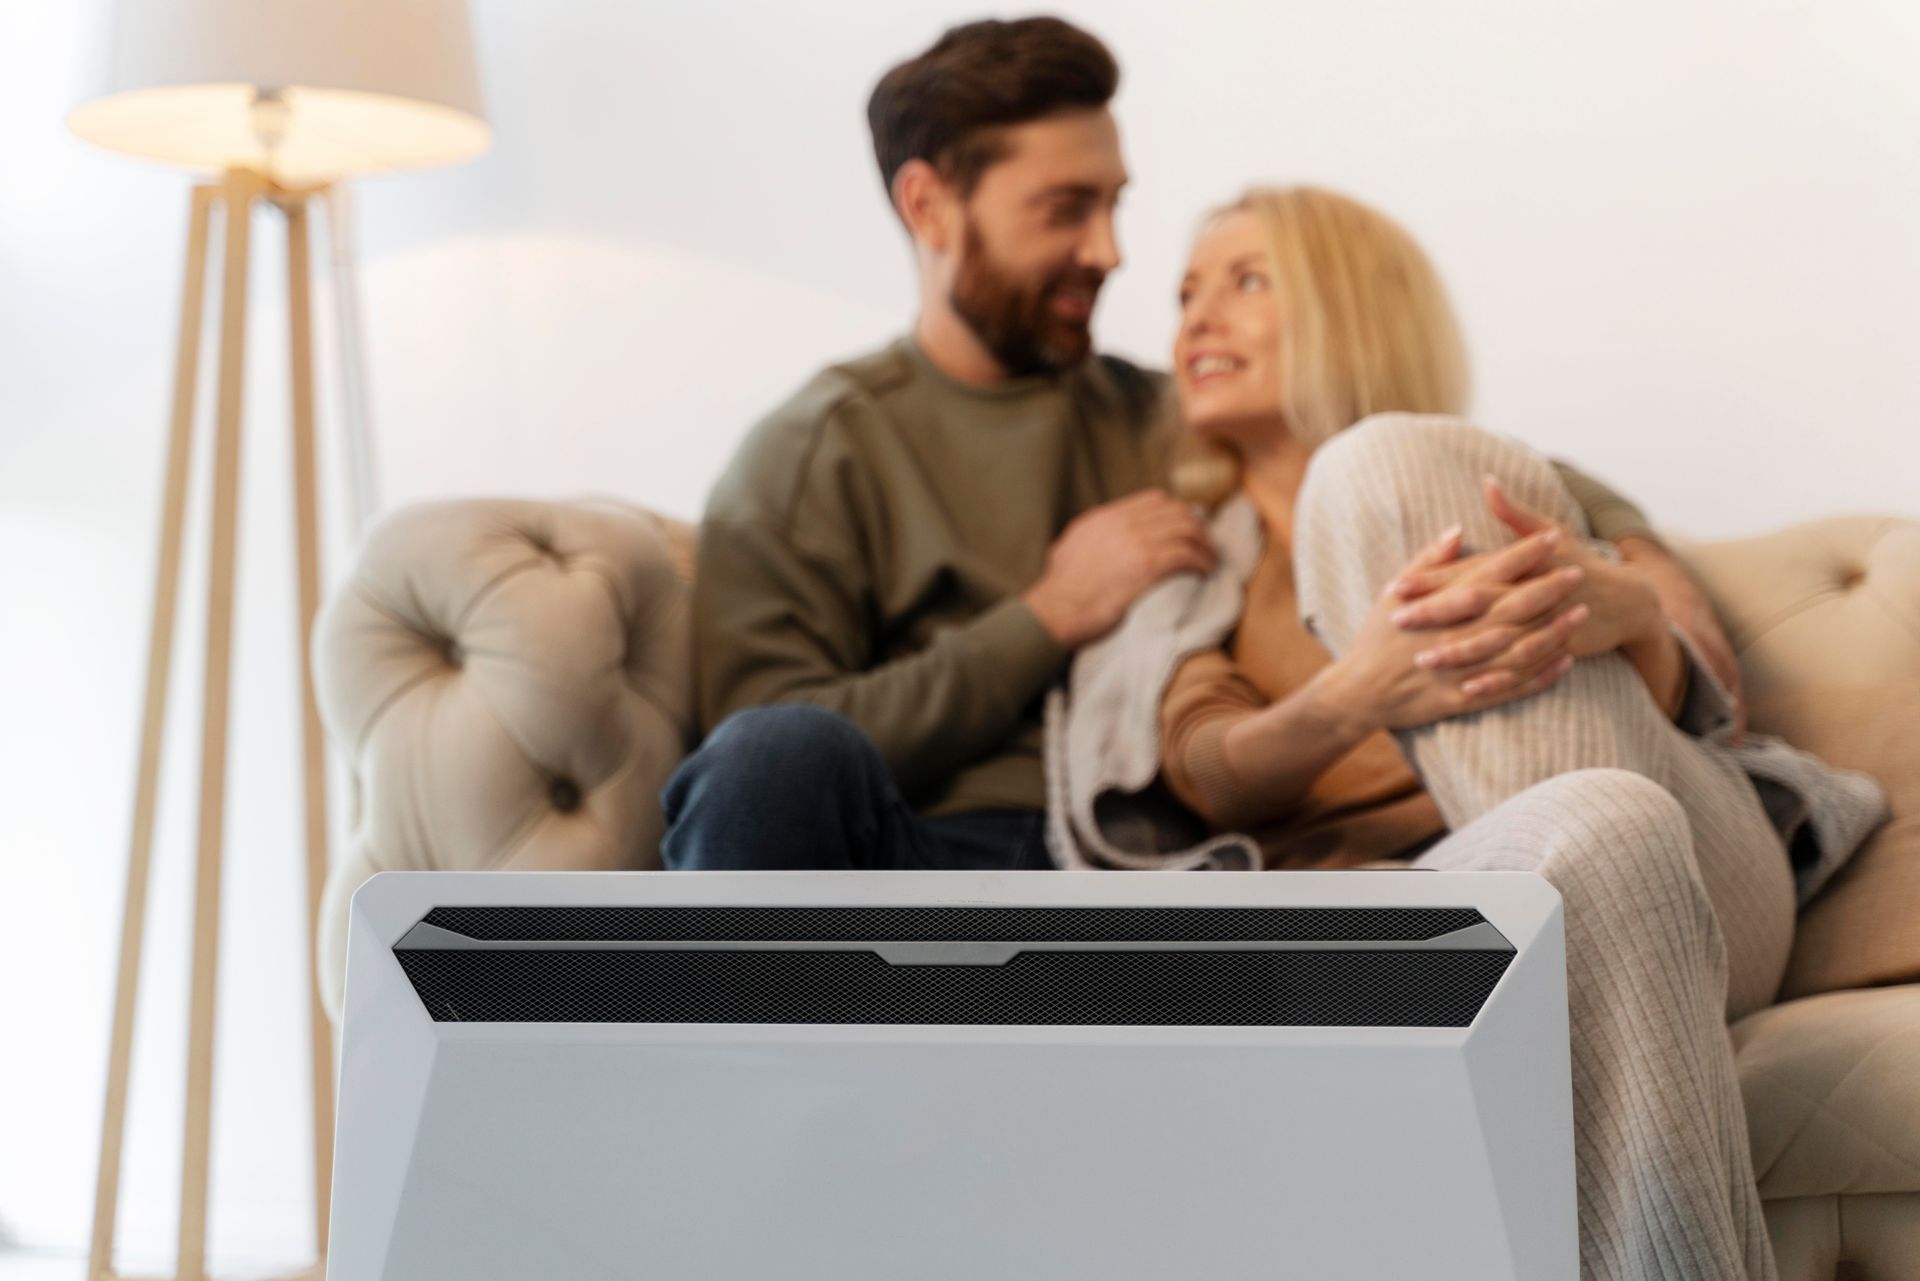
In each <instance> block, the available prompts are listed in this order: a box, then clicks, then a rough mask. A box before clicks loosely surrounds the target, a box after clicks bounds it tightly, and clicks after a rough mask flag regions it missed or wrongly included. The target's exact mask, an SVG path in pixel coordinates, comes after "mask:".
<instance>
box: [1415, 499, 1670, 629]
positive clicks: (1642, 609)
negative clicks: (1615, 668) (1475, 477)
mask: <svg viewBox="0 0 1920 1281" xmlns="http://www.w3.org/2000/svg"><path fill="white" fill-rule="evenodd" d="M1486 495H1487V507H1488V509H1489V510H1490V511H1491V512H1492V513H1493V514H1494V516H1495V517H1497V518H1498V519H1499V520H1500V522H1501V523H1502V524H1504V525H1506V526H1507V528H1509V529H1511V530H1512V531H1513V532H1514V534H1515V535H1517V536H1518V537H1519V538H1520V539H1521V540H1522V542H1521V543H1516V544H1514V545H1513V546H1511V547H1507V548H1504V549H1502V550H1501V551H1499V552H1494V553H1489V554H1486V555H1481V556H1473V557H1468V558H1467V559H1465V560H1462V561H1458V562H1456V563H1454V564H1451V565H1441V566H1435V567H1432V568H1428V569H1426V570H1424V571H1421V572H1418V573H1409V574H1402V575H1401V576H1400V578H1399V579H1397V580H1396V581H1395V583H1394V585H1393V590H1394V592H1395V594H1396V595H1398V596H1399V597H1400V598H1401V599H1402V600H1406V601H1410V602H1412V603H1411V604H1409V605H1408V606H1406V608H1404V609H1402V610H1400V611H1399V612H1398V613H1396V614H1395V615H1394V621H1396V622H1398V623H1399V624H1400V625H1401V626H1402V627H1407V628H1426V627H1436V626H1445V625H1450V624H1459V623H1462V622H1467V621H1470V620H1472V619H1476V618H1478V617H1480V616H1481V615H1482V614H1483V613H1485V612H1486V610H1487V609H1488V608H1490V607H1491V606H1492V604H1493V602H1494V601H1496V600H1498V599H1499V598H1500V597H1501V595H1502V594H1504V593H1505V592H1508V591H1511V590H1514V589H1515V588H1516V586H1517V585H1519V584H1523V583H1525V582H1526V581H1527V578H1529V577H1531V576H1532V575H1533V574H1536V573H1544V572H1553V571H1555V570H1561V571H1564V570H1567V569H1575V570H1578V571H1579V575H1578V579H1579V586H1578V587H1577V588H1576V589H1575V591H1574V593H1573V595H1572V596H1571V597H1570V598H1569V604H1575V605H1585V606H1586V607H1587V609H1588V618H1587V621H1586V622H1585V623H1584V624H1583V625H1582V626H1581V627H1580V629H1579V631H1577V632H1575V633H1574V635H1573V639H1572V642H1571V644H1570V646H1569V649H1570V651H1571V652H1572V654H1573V656H1574V657H1575V658H1591V657H1593V656H1594V655H1595V654H1606V653H1611V652H1612V651H1614V650H1616V649H1621V648H1624V647H1627V646H1631V645H1636V644H1641V645H1644V644H1650V643H1652V642H1653V641H1654V640H1656V639H1657V635H1656V633H1658V632H1660V631H1662V630H1663V629H1664V628H1665V621H1664V620H1663V619H1662V617H1661V614H1660V601H1659V598H1658V596H1657V595H1656V594H1655V592H1654V589H1653V583H1652V581H1651V580H1650V579H1649V578H1648V577H1647V576H1646V575H1645V574H1643V573H1641V572H1640V571H1639V570H1638V569H1636V568H1632V567H1629V566H1626V565H1622V564H1621V563H1620V562H1618V561H1615V560H1610V559H1608V558H1607V557H1605V556H1602V555H1601V554H1600V553H1599V552H1597V551H1595V550H1594V549H1593V547H1592V546H1590V545H1589V544H1588V543H1587V542H1586V541H1585V540H1584V539H1580V538H1577V537H1575V536H1574V535H1573V534H1572V532H1571V531H1569V530H1568V529H1566V528H1565V527H1564V526H1562V525H1560V524H1559V523H1558V522H1557V521H1554V520H1551V519H1549V518H1548V517H1546V516H1543V515H1541V514H1540V513H1539V512H1536V511H1532V510H1530V509H1528V508H1526V507H1523V506H1521V505H1520V504H1518V503H1516V502H1514V501H1513V500H1512V499H1510V498H1508V497H1507V495H1506V492H1505V491H1504V490H1502V489H1501V488H1500V484H1499V482H1498V481H1496V480H1494V479H1493V478H1492V477H1488V478H1487V481H1486ZM1543 535H1544V536H1550V537H1551V538H1552V539H1553V546H1552V548H1551V550H1552V556H1551V559H1550V560H1547V561H1546V562H1545V563H1544V564H1535V565H1529V566H1528V567H1527V568H1526V569H1525V571H1524V572H1523V573H1522V574H1520V575H1518V576H1516V575H1515V574H1514V573H1513V572H1512V571H1511V569H1508V570H1507V571H1505V572H1489V571H1490V570H1492V569H1497V568H1498V567H1500V566H1502V565H1503V563H1507V564H1509V565H1514V564H1517V562H1515V560H1514V558H1515V556H1516V552H1515V548H1516V547H1519V546H1522V545H1524V544H1525V543H1526V542H1528V541H1530V540H1536V539H1538V538H1540V537H1542V536H1543ZM1535 559H1536V560H1537V559H1538V558H1535ZM1455 661H1456V660H1454V659H1453V657H1452V655H1451V654H1444V655H1442V657H1441V665H1442V666H1453V665H1454V664H1455Z"/></svg>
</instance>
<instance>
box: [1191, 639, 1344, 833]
mask: <svg viewBox="0 0 1920 1281" xmlns="http://www.w3.org/2000/svg"><path fill="white" fill-rule="evenodd" d="M1324 672H1325V669H1323V670H1322V673H1321V675H1320V676H1316V677H1315V678H1314V679H1313V680H1311V681H1309V682H1308V683H1307V684H1305V685H1303V686H1301V687H1300V688H1299V689H1296V690H1294V691H1293V692H1292V693H1290V694H1288V695H1287V696H1286V697H1284V698H1282V699H1281V700H1280V701H1278V702H1275V703H1269V702H1268V701H1267V699H1266V697H1265V696H1264V695H1262V694H1261V692H1260V691H1259V690H1258V689H1257V688H1255V687H1254V685H1253V683H1252V682H1251V681H1249V680H1248V679H1247V678H1246V676H1245V675H1244V674H1243V673H1242V672H1241V670H1240V667H1239V664H1237V663H1235V662H1234V660H1233V658H1232V657H1231V656H1230V655H1228V654H1226V653H1225V652H1223V651H1221V650H1210V651H1208V652H1206V653H1201V654H1195V655H1194V656H1192V657H1191V658H1189V659H1187V660H1186V661H1185V662H1183V663H1182V664H1181V665H1180V667H1179V669H1178V670H1177V671H1176V672H1175V673H1174V676H1173V681H1172V683H1171V684H1169V685H1168V687H1167V692H1166V695H1165V697H1164V698H1163V699H1162V700H1161V704H1160V744H1161V761H1162V762H1163V769H1164V771H1165V774H1166V779H1167V784H1168V786H1170V787H1171V788H1172V789H1173V792H1174V795H1176V796H1178V797H1179V798H1180V799H1181V800H1182V801H1184V802H1185V803H1186V804H1187V806H1188V807H1189V808H1190V809H1192V810H1193V812H1194V813H1196V814H1198V815H1199V816H1200V817H1201V818H1203V819H1205V820H1206V821H1207V823H1208V824H1209V825H1210V826H1212V827H1213V828H1214V829H1216V830H1218V831H1234V830H1240V829H1245V828H1249V827H1254V826H1258V825H1259V824H1262V823H1265V822H1268V821H1270V820H1272V819H1276V818H1279V817H1280V816H1281V815H1283V814H1286V813H1287V812H1288V811H1290V810H1292V809H1294V808H1295V807H1296V806H1298V805H1299V804H1300V802H1301V800H1302V799H1303V798H1304V797H1305V796H1306V794H1307V791H1308V789H1310V788H1311V787H1312V786H1313V783H1314V780H1315V779H1317V778H1319V777H1320V775H1322V774H1324V773H1325V772H1326V771H1327V770H1328V769H1329V768H1330V767H1331V766H1332V765H1333V764H1334V762H1336V761H1338V760H1339V759H1340V758H1341V757H1343V756H1345V755H1346V754H1347V753H1348V752H1350V751H1352V750H1353V749H1354V748H1355V747H1357V746H1358V745H1359V744H1360V742H1361V740H1362V739H1364V738H1365V737H1366V735H1365V734H1363V733H1361V732H1360V731H1359V729H1358V726H1357V724H1355V723H1354V717H1353V716H1352V709H1349V708H1342V707H1340V706H1339V705H1338V703H1337V701H1336V699H1335V696H1334V695H1333V693H1332V691H1331V690H1330V688H1329V686H1328V683H1327V681H1326V680H1325V679H1324Z"/></svg>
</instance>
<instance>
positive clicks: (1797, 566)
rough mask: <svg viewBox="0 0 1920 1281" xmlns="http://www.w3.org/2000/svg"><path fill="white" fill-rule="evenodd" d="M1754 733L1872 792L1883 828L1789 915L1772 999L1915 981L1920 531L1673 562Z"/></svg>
mask: <svg viewBox="0 0 1920 1281" xmlns="http://www.w3.org/2000/svg"><path fill="white" fill-rule="evenodd" d="M1681 550H1682V552H1683V555H1684V556H1685V558H1686V559H1687V560H1688V561H1689V562H1690V563H1691V565H1692V567H1693V569H1694V572H1695V574H1696V576H1697V577H1699V578H1700V579H1701V580H1702V582H1703V583H1704V584H1705V585H1706V588H1707V592H1708V594H1709V596H1710V597H1711V598H1712V600H1713V603H1714V606H1715V608H1716V609H1717V610H1718V612H1719V613H1720V616H1721V617H1722V619H1724V620H1725V622H1726V625H1727V630H1728V634H1729V637H1730V639H1731V640H1732V642H1733V645H1734V648H1735V649H1736V650H1737V651H1738V653H1739V655H1740V665H1741V672H1742V674H1743V676H1744V677H1745V680H1746V683H1747V696H1748V703H1749V708H1750V718H1751V721H1752V724H1753V726H1754V728H1755V729H1758V730H1762V731H1765V732H1767V733H1772V734H1778V735H1780V736H1781V737H1782V738H1785V739H1786V740H1788V741H1789V742H1791V743H1793V744H1794V745H1795V746H1797V747H1801V748H1804V749H1806V750H1807V751H1809V752H1812V753H1813V754H1814V755H1816V756H1819V757H1820V758H1822V759H1823V760H1826V761H1827V762H1829V763H1831V764H1834V765H1838V766H1841V767H1843V768H1847V769H1856V770H1863V771H1865V772H1866V773H1869V774H1872V775H1873V776H1874V777H1875V778H1877V779H1879V780H1880V782H1881V784H1882V785H1883V786H1885V787H1886V789H1887V793H1888V796H1889V798H1890V799H1891V800H1892V802H1893V813H1894V819H1893V822H1892V823H1890V824H1889V825H1888V826H1887V827H1886V828H1883V829H1882V830H1881V832H1880V833H1879V835H1878V836H1877V837H1876V838H1875V839H1874V841H1873V842H1872V844H1870V845H1869V846H1868V847H1867V848H1866V849H1865V850H1864V851H1863V852H1862V853H1861V854H1860V855H1859V856H1858V857H1856V858H1855V860H1854V861H1853V863H1852V864H1851V865H1849V866H1848V867H1846V868H1844V869H1842V871H1841V873H1840V875H1839V876H1837V877H1836V878H1835V879H1834V881H1833V883H1832V884H1831V885H1830V886H1829V887H1828V888H1827V889H1826V890H1825V891H1824V892H1822V894H1821V895H1820V896H1819V897H1818V898H1817V899H1815V900H1814V902H1813V903H1811V904H1810V905H1809V906H1808V907H1807V909H1806V911H1805V912H1803V913H1802V914H1801V917H1800V926H1799V933H1798V935H1797V937H1796V940H1795V944H1794V953H1793V960H1792V962H1791V963H1790V965H1789V967H1788V972H1787V977H1786V983H1785V985H1784V986H1783V988H1782V990H1781V996H1782V998H1783V999H1784V998H1787V997H1794V996H1803V995H1807V994H1809V993H1813V992H1822V991H1828V990H1832V989H1835V988H1851V987H1860V986H1864V985H1867V984H1870V983H1888V982H1897V981H1908V980H1913V979H1920V521H1916V520H1910V519H1905V518H1901V517H1891V516H1888V517H1875V516H1842V517H1835V518H1832V519H1827V520H1817V521H1809V522H1807V523H1805V524H1801V525H1795V526H1792V527H1791V528H1788V529H1782V530H1779V531H1776V532H1774V533H1770V534H1764V535H1761V536H1759V537H1755V538H1743V539H1737V540H1730V541H1727V542H1720V543H1711V544H1704V545H1697V546H1683V547H1682V548H1681Z"/></svg>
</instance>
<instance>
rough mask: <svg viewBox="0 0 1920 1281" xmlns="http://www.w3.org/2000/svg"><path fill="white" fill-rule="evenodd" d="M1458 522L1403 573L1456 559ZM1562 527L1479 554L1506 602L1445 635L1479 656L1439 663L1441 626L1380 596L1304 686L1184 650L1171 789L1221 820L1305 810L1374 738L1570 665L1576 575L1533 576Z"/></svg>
mask: <svg viewBox="0 0 1920 1281" xmlns="http://www.w3.org/2000/svg"><path fill="white" fill-rule="evenodd" d="M1459 538H1460V531H1459V530H1458V529H1454V530H1450V531H1448V533H1446V534H1444V535H1442V536H1441V538H1440V540H1439V541H1438V542H1436V543H1434V544H1432V545H1431V546H1429V547H1427V548H1426V549H1424V550H1423V551H1421V552H1420V554H1419V555H1418V556H1416V557H1415V558H1414V560H1413V562H1412V563H1411V564H1409V565H1408V567H1407V571H1406V572H1408V573H1412V572H1416V571H1418V570H1420V569H1421V568H1424V567H1427V566H1431V565H1439V564H1442V563H1445V562H1448V561H1451V560H1452V559H1453V558H1454V556H1455V555H1456V554H1457V553H1458V550H1459ZM1559 540H1560V534H1559V532H1558V531H1546V532H1543V533H1542V534H1540V535H1538V536H1536V537H1532V538H1526V539H1522V540H1521V541H1520V542H1518V543H1515V544H1513V545H1512V546H1510V547H1507V548H1505V549H1503V550H1502V551H1500V552H1498V553H1495V554H1494V555H1492V556H1489V557H1484V558H1478V560H1479V562H1480V563H1479V564H1478V565H1477V566H1476V567H1475V568H1474V570H1473V572H1472V576H1471V580H1472V581H1473V582H1479V583H1484V584H1489V585H1495V586H1498V587H1499V588H1500V589H1501V590H1500V592H1499V598H1498V599H1497V600H1496V601H1495V602H1494V603H1493V604H1492V605H1491V606H1490V607H1488V608H1486V609H1485V610H1484V611H1483V616H1482V617H1479V618H1477V619H1476V620H1475V621H1473V622H1472V623H1470V624H1468V625H1466V626H1463V627H1458V628H1454V629H1451V630H1449V631H1448V632H1447V633H1445V638H1444V639H1445V643H1448V644H1452V645H1456V646H1458V647H1460V648H1461V649H1462V651H1463V652H1465V651H1474V652H1479V653H1480V654H1481V657H1480V658H1478V659H1476V660H1474V661H1473V662H1471V663H1462V664H1461V665H1458V666H1454V667H1444V666H1442V665H1440V664H1438V663H1435V662H1433V661H1431V658H1430V657H1429V656H1427V655H1428V654H1429V651H1430V650H1431V648H1432V647H1433V646H1434V644H1435V637H1434V636H1433V635H1432V634H1427V635H1421V634H1418V633H1412V632H1407V631H1404V630H1402V629H1401V628H1400V627H1399V626H1398V625H1397V624H1396V623H1395V622H1394V621H1393V615H1394V614H1395V613H1396V611H1398V610H1400V609H1401V608H1403V606H1402V605H1401V602H1400V601H1399V600H1398V599H1396V598H1395V597H1394V596H1393V595H1392V594H1391V593H1383V594H1382V595H1381V597H1380V599H1379V600H1378V601H1377V602H1376V603H1375V606H1374V609H1373V611H1372V613H1371V614H1369V616H1368V618H1367V621H1366V622H1365V623H1364V624H1363V625H1362V627H1361V629H1360V634H1359V635H1358V636H1357V637H1356V638H1355V640H1354V643H1353V646H1352V648H1351V649H1350V650H1349V652H1348V653H1346V654H1344V655H1341V656H1339V657H1337V658H1336V659H1335V660H1334V661H1333V662H1332V663H1330V664H1329V665H1327V666H1326V667H1324V668H1322V669H1321V670H1320V671H1319V672H1317V673H1316V674H1315V675H1314V676H1313V677H1312V678H1311V679H1310V680H1308V681H1307V682H1306V683H1305V684H1303V685H1301V686H1300V687H1299V688H1297V689H1295V690H1292V691H1290V692H1289V693H1288V694H1287V695H1286V696H1285V697H1283V698H1281V699H1279V700H1278V701H1275V702H1271V703H1270V702H1268V701H1267V700H1266V698H1265V697H1264V696H1263V695H1262V694H1261V692H1260V691H1259V690H1258V689H1257V688H1255V687H1254V685H1253V684H1252V682H1251V681H1249V680H1247V679H1246V677H1245V676H1244V675H1243V674H1242V673H1241V672H1240V670H1239V668H1238V666H1237V665H1236V664H1235V663H1234V661H1233V659H1232V658H1231V657H1230V656H1228V655H1227V654H1225V653H1222V652H1219V651H1212V652H1209V653H1204V654H1199V655H1196V656H1194V657H1192V658H1189V659H1188V660H1187V661H1186V662H1185V663H1183V664H1182V665H1181V666H1180V669H1179V670H1178V671H1177V672H1176V673H1175V674H1174V679H1173V681H1172V683H1171V684H1170V685H1169V686H1168V689H1167V692H1166V694H1165V695H1164V696H1163V698H1162V700H1161V759H1162V761H1163V762H1164V769H1165V773H1166V776H1167V780H1168V783H1169V785H1170V786H1172V788H1173V790H1174V793H1175V795H1177V796H1179V797H1180V798H1181V800H1183V801H1185V802H1186V803H1187V804H1188V805H1189V806H1190V807H1192V808H1193V810H1194V811H1195V812H1196V813H1198V814H1200V816H1201V817H1203V818H1205V819H1206V820H1207V821H1208V822H1209V823H1210V824H1212V825H1213V826H1214V827H1215V828H1217V829H1227V830H1231V829H1235V828H1244V827H1247V826H1250V825H1254V824H1257V823H1260V822H1262V821H1265V820H1268V819H1272V818H1276V817H1278V816H1280V815H1282V814H1285V813H1287V812H1288V811H1289V810H1290V809H1292V808H1294V807H1295V806H1297V805H1298V804H1299V803H1300V801H1301V798H1302V797H1304V796H1305V795H1306V793H1307V791H1308V789H1309V788H1311V787H1312V786H1313V783H1314V781H1315V780H1316V779H1317V778H1319V777H1320V775H1322V774H1323V773H1325V772H1326V771H1327V770H1328V769H1329V768H1330V767H1332V766H1333V765H1334V764H1335V763H1336V762H1337V761H1339V760H1340V759H1341V758H1342V757H1343V756H1345V755H1346V754H1347V753H1349V752H1351V751H1352V750H1353V749H1354V748H1355V747H1357V746H1359V745H1360V743H1361V742H1363V741H1364V740H1365V739H1366V738H1367V737H1368V736H1370V735H1372V734H1374V733H1376V732H1379V731H1381V730H1393V729H1406V728H1411V727H1413V726H1417V725H1425V724H1430V723H1432V722H1433V721H1437V720H1444V719H1446V718H1447V717H1450V716H1458V715H1461V714H1463V713H1466V712H1476V711H1482V710H1484V709H1486V708H1489V707H1495V706H1498V705H1499V704H1501V703H1506V702H1511V701H1513V700H1515V699H1519V698H1526V697H1528V696H1530V695H1532V694H1536V693H1538V692H1540V691H1541V690H1543V689H1546V688H1547V687H1548V686H1550V685H1552V684H1553V683H1554V682H1555V681H1557V680H1559V679H1560V678H1561V677H1562V676H1565V675H1566V674H1567V672H1568V671H1569V670H1570V669H1571V668H1572V666H1573V659H1572V657H1571V655H1569V654H1568V653H1567V642H1568V639H1569V638H1570V637H1571V636H1572V635H1573V634H1574V632H1575V631H1576V630H1578V629H1579V628H1580V626H1581V625H1582V624H1583V623H1584V622H1585V621H1586V619H1587V614H1588V610H1587V609H1586V607H1584V606H1573V607H1570V608H1564V609H1563V608H1561V606H1562V605H1563V604H1564V602H1565V601H1566V600H1567V597H1568V595H1569V593H1571V592H1572V591H1573V589H1574V587H1575V586H1576V585H1577V584H1578V583H1579V581H1580V579H1581V576H1582V575H1581V573H1580V571H1578V570H1575V569H1560V570H1556V571H1553V572H1549V573H1546V574H1536V573H1535V571H1536V570H1538V569H1539V568H1540V567H1541V566H1542V565H1544V564H1545V563H1546V562H1547V560H1548V559H1549V558H1550V557H1551V555H1552V552H1553V549H1554V546H1555V545H1556V544H1557V543H1558V542H1559Z"/></svg>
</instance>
